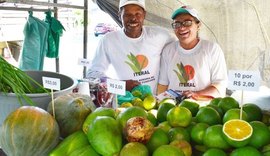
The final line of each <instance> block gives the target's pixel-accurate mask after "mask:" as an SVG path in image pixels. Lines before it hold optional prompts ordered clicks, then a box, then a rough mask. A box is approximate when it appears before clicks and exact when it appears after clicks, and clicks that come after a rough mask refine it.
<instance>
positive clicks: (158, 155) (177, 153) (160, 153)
mask: <svg viewBox="0 0 270 156" xmlns="http://www.w3.org/2000/svg"><path fill="white" fill-rule="evenodd" d="M165 155H168V156H185V154H184V152H183V151H182V150H181V149H179V148H177V147H175V146H172V145H161V146H159V147H158V148H157V149H156V150H155V151H154V153H153V155H152V156H165Z"/></svg>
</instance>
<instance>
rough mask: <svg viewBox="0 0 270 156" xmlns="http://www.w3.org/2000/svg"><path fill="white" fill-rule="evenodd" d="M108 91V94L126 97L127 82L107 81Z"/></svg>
mask: <svg viewBox="0 0 270 156" xmlns="http://www.w3.org/2000/svg"><path fill="white" fill-rule="evenodd" d="M107 89H108V92H110V93H113V94H118V95H125V94H126V82H125V81H119V80H113V79H107Z"/></svg>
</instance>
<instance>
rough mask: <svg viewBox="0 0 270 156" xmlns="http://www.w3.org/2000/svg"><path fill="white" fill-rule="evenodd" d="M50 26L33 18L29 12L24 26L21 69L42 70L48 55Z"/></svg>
mask: <svg viewBox="0 0 270 156" xmlns="http://www.w3.org/2000/svg"><path fill="white" fill-rule="evenodd" d="M48 32H49V25H48V24H47V23H45V22H44V21H42V20H40V19H38V18H36V17H33V12H32V11H29V16H28V20H27V23H26V24H25V26H24V30H23V33H24V37H25V38H24V42H23V47H22V52H21V56H20V60H19V68H20V69H22V70H42V69H43V64H44V57H45V55H46V53H47V42H46V41H47V38H48Z"/></svg>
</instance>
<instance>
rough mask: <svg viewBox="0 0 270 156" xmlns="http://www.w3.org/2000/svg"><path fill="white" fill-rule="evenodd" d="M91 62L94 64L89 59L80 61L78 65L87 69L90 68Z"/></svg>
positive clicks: (80, 59)
mask: <svg viewBox="0 0 270 156" xmlns="http://www.w3.org/2000/svg"><path fill="white" fill-rule="evenodd" d="M91 62H92V60H88V59H84V58H79V59H78V64H79V65H82V66H86V67H88V66H90V65H91Z"/></svg>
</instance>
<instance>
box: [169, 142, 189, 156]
mask: <svg viewBox="0 0 270 156" xmlns="http://www.w3.org/2000/svg"><path fill="white" fill-rule="evenodd" d="M170 145H172V146H175V147H177V148H179V149H181V150H182V151H183V153H184V154H185V156H191V155H192V147H191V144H190V143H189V142H187V141H186V140H174V141H172V142H170Z"/></svg>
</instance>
